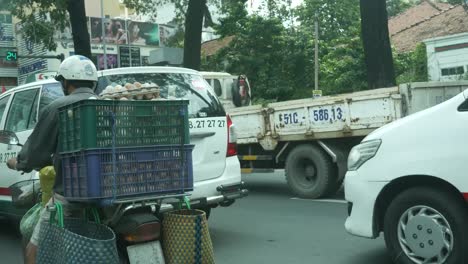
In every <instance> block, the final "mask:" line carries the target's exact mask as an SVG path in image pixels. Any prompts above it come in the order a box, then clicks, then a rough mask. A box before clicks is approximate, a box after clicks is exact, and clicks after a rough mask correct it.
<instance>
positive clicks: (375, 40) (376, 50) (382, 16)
mask: <svg viewBox="0 0 468 264" xmlns="http://www.w3.org/2000/svg"><path fill="white" fill-rule="evenodd" d="M360 1H361V2H360V6H361V30H362V42H363V46H364V54H365V60H366V66H367V83H368V86H369V89H375V88H380V87H390V86H395V85H396V81H395V71H394V68H393V58H392V49H391V46H390V37H389V34H388V21H387V9H386V3H385V0H360Z"/></svg>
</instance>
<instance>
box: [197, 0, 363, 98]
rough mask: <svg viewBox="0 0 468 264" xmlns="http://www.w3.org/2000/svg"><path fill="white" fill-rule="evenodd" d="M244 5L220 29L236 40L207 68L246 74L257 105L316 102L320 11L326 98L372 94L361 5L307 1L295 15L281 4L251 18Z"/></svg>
mask: <svg viewBox="0 0 468 264" xmlns="http://www.w3.org/2000/svg"><path fill="white" fill-rule="evenodd" d="M243 2H245V1H238V2H237V3H236V4H233V5H231V6H230V9H229V10H227V12H226V13H227V14H228V15H227V17H226V18H224V19H221V21H220V25H219V26H218V27H217V28H216V29H217V33H219V34H221V35H222V36H231V35H235V38H234V40H233V41H232V42H231V44H230V46H229V47H227V48H225V49H223V50H221V51H220V52H219V53H218V54H216V55H214V56H213V57H211V58H209V59H207V60H206V61H205V63H204V65H203V69H205V70H214V71H220V70H225V71H228V72H230V73H233V74H246V75H247V76H248V77H249V80H250V82H251V84H252V87H254V88H253V90H254V92H253V96H254V100H256V101H265V100H266V101H271V100H279V101H281V100H288V99H297V98H307V97H311V96H312V89H313V87H314V44H315V43H314V34H313V33H314V31H313V29H314V27H313V25H314V16H315V13H316V11H317V10H319V11H320V12H317V14H318V20H319V25H320V36H319V43H318V44H319V61H320V74H319V88H320V89H322V90H323V92H324V94H333V93H341V92H346V91H357V90H361V89H366V85H365V80H366V73H365V64H364V55H363V49H362V44H361V41H360V38H359V28H360V25H359V1H357V0H350V1H338V0H305V1H304V4H303V5H302V6H300V7H298V8H297V9H294V10H291V9H290V8H285V6H287V3H288V2H289V1H285V2H284V3H286V5H284V4H282V3H281V2H280V1H277V2H276V5H275V6H274V7H272V6H273V5H270V7H269V9H270V12H269V13H268V15H267V16H259V15H250V16H249V15H247V12H246V10H245V6H244V4H243ZM275 8H276V10H275ZM295 21H299V22H300V23H295ZM350 40H351V41H350ZM226 66H227V67H226ZM356 80H357V81H356Z"/></svg>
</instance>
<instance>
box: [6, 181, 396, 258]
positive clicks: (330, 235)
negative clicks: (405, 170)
mask: <svg viewBox="0 0 468 264" xmlns="http://www.w3.org/2000/svg"><path fill="white" fill-rule="evenodd" d="M244 181H245V182H246V183H247V185H248V187H249V189H250V191H251V194H250V196H249V197H247V198H244V199H242V200H239V201H238V202H236V203H235V204H234V205H232V207H229V208H217V209H215V210H213V211H212V216H211V218H210V221H209V225H210V233H211V236H212V241H213V245H214V250H215V255H216V263H220V264H239V263H243V264H251V263H252V264H256V263H261V264H263V263H268V264H285V263H288V264H309V263H314V264H375V263H379V264H391V261H390V260H389V257H388V256H387V253H386V251H385V246H384V242H383V239H382V238H379V239H376V240H367V239H363V238H358V237H353V236H350V235H348V234H347V233H346V231H345V230H344V227H343V223H344V220H345V218H346V204H345V203H343V202H342V200H341V199H342V198H343V194H342V193H341V194H340V193H339V194H338V195H337V196H336V197H333V198H332V199H329V200H326V201H313V200H302V199H295V198H294V196H293V195H292V194H291V193H290V192H289V191H288V188H287V186H286V183H285V181H284V177H283V175H281V173H276V174H263V175H261V174H257V175H250V176H246V177H244ZM0 256H1V260H0V263H8V264H15V263H22V257H21V246H20V238H19V236H18V235H17V234H16V232H15V230H14V229H13V228H12V226H11V225H9V224H8V223H7V222H5V221H1V220H0Z"/></svg>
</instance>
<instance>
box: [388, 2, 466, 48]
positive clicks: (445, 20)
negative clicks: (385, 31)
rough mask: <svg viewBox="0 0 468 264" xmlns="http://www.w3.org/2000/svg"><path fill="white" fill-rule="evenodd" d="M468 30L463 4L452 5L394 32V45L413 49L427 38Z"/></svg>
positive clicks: (392, 37) (392, 38)
mask: <svg viewBox="0 0 468 264" xmlns="http://www.w3.org/2000/svg"><path fill="white" fill-rule="evenodd" d="M464 32H468V12H467V11H466V10H465V9H464V8H463V6H461V5H458V6H451V7H449V8H448V9H445V10H442V11H440V12H438V13H435V14H433V15H432V16H430V17H427V18H425V19H423V20H421V21H419V22H417V23H414V24H413V25H411V26H409V27H406V28H403V29H401V30H400V31H397V32H396V33H394V34H391V33H390V36H391V42H392V45H393V46H395V48H396V49H397V50H398V51H400V52H407V51H411V50H413V49H414V48H415V47H416V45H417V44H418V43H420V42H422V41H423V40H425V39H429V38H435V37H441V36H448V35H453V34H458V33H464Z"/></svg>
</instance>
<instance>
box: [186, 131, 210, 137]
mask: <svg viewBox="0 0 468 264" xmlns="http://www.w3.org/2000/svg"><path fill="white" fill-rule="evenodd" d="M214 135H216V132H193V133H190V138H206V137H212V136H214Z"/></svg>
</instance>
